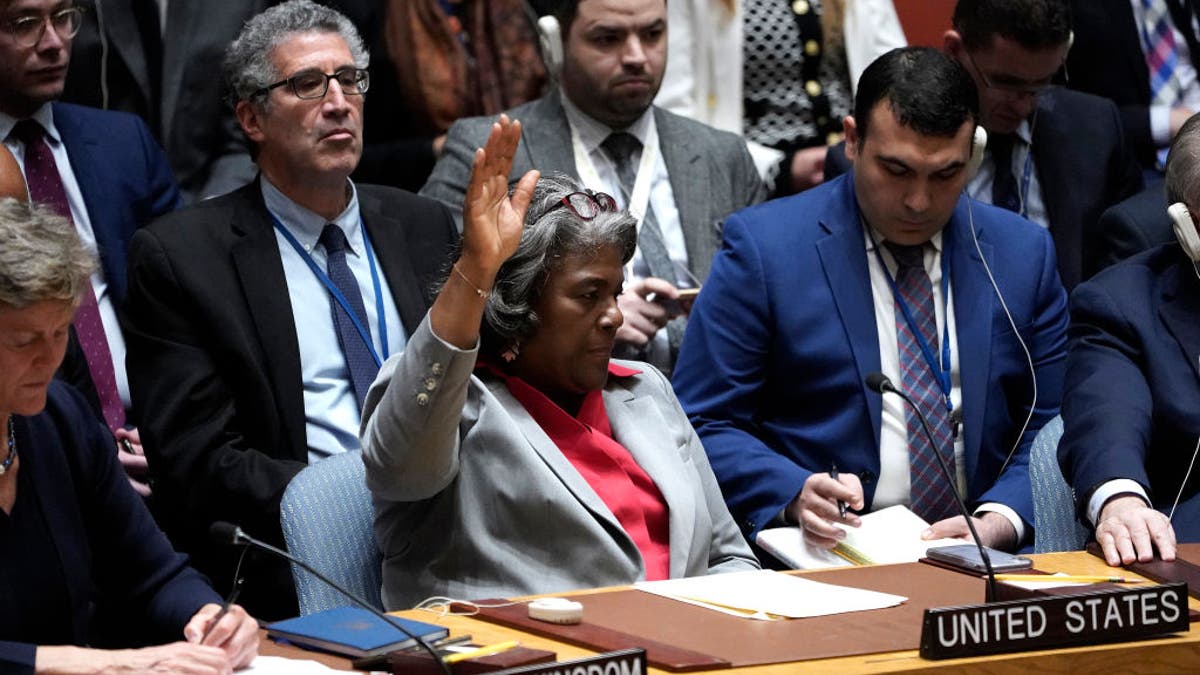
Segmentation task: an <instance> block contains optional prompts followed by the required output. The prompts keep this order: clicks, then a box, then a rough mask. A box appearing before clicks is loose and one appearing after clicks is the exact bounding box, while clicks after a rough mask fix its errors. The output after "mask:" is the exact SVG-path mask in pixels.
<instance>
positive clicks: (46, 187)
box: [12, 120, 125, 432]
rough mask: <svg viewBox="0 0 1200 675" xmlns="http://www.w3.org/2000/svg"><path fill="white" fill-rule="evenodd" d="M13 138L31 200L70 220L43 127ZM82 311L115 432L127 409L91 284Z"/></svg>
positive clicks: (79, 332) (83, 332) (86, 347)
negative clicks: (19, 146) (18, 144)
mask: <svg viewBox="0 0 1200 675" xmlns="http://www.w3.org/2000/svg"><path fill="white" fill-rule="evenodd" d="M12 133H13V135H14V136H16V137H17V138H18V139H20V140H21V142H22V143H23V144H24V145H25V182H26V183H28V184H29V198H30V199H32V200H33V201H35V202H37V203H39V204H44V205H45V206H48V207H50V208H51V209H52V210H53V211H54V212H55V213H57V214H58V215H60V216H63V217H64V218H66V219H67V220H71V221H72V222H73V221H74V219H73V218H71V207H70V205H69V204H68V203H67V191H66V188H64V187H63V182H62V176H60V175H59V173H58V165H57V164H55V162H54V155H53V154H52V153H51V151H50V146H49V145H47V144H46V138H45V131H44V130H43V129H42V125H40V124H38V123H37V122H35V121H34V120H21V121H20V122H17V125H16V126H15V127H14V128H13V131H12ZM80 295H81V296H82V297H81V298H80V302H79V309H77V310H76V311H75V320H74V322H73V323H74V326H75V335H76V337H78V338H79V346H80V348H82V349H83V356H84V359H86V360H87V365H88V373H89V374H90V375H91V377H92V385H93V386H94V387H95V388H96V395H97V397H99V399H100V411H101V413H103V415H104V422H105V423H106V424H107V425H108V428H109V429H111V430H112V431H113V432H116V430H117V429H121V428H123V427H124V426H125V406H124V404H122V403H121V394H120V393H119V392H118V391H117V376H116V371H115V370H114V369H113V359H112V352H111V351H110V350H109V348H108V335H106V334H105V332H104V323H103V322H102V321H101V319H100V307H99V305H98V304H97V303H96V294H95V292H93V290H92V285H91V283H88V284H87V285H86V288H84V289H83V291H82V292H81V294H80Z"/></svg>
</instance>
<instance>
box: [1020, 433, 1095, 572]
mask: <svg viewBox="0 0 1200 675" xmlns="http://www.w3.org/2000/svg"><path fill="white" fill-rule="evenodd" d="M1062 433H1063V424H1062V417H1060V416H1056V417H1055V418H1054V419H1052V420H1050V421H1049V422H1047V423H1046V426H1044V427H1042V430H1041V431H1039V432H1038V435H1037V436H1036V437H1035V438H1034V439H1033V447H1032V448H1031V449H1030V451H1029V483H1030V487H1031V488H1032V489H1033V552H1034V553H1049V552H1051V551H1078V550H1080V549H1082V548H1083V547H1084V544H1086V543H1087V539H1088V534H1089V531H1088V529H1087V528H1085V527H1084V526H1083V524H1082V523H1080V522H1079V519H1078V518H1077V517H1076V515H1075V495H1074V492H1072V490H1071V487H1070V486H1069V485H1067V481H1066V479H1064V478H1063V475H1062V469H1061V468H1060V467H1059V465H1058V439H1059V438H1061V437H1062Z"/></svg>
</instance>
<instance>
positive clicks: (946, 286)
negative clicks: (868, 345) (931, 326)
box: [875, 231, 954, 419]
mask: <svg viewBox="0 0 1200 675" xmlns="http://www.w3.org/2000/svg"><path fill="white" fill-rule="evenodd" d="M943 232H944V231H943ZM949 244H950V240H949V234H948V233H945V234H943V235H942V249H943V250H942V253H941V257H942V282H941V284H939V285H940V287H941V290H942V345H941V347H942V349H941V365H940V367H939V364H938V361H937V359H935V358H934V355H933V348H932V347H931V346H930V345H929V342H928V341H927V340H926V339H925V335H924V334H922V332H921V331H920V330H918V329H917V324H916V321H915V320H914V319H913V317H912V311H911V310H910V309H909V307H908V303H907V302H905V301H904V296H903V295H901V294H900V289H899V288H897V287H896V280H895V279H893V278H892V273H891V271H889V270H888V268H887V265H886V264H885V263H884V261H883V254H882V253H880V251H879V249H880V248H881V246H882V244H875V257H876V258H878V259H879V266H880V267H882V268H883V276H884V277H885V278H886V279H887V282H888V286H889V287H890V288H891V289H892V300H893V302H895V303H896V306H897V307H899V308H900V312H901V313H902V314H903V315H904V322H905V323H907V324H908V328H909V330H911V331H912V333H913V337H915V338H916V339H917V345H918V346H920V347H921V354H922V356H924V357H925V364H926V365H927V366H929V372H931V373H933V376H934V377H935V378H936V379H937V381H938V385H939V386H940V387H941V388H942V399H943V400H944V401H945V402H946V413H947V414H948V415H950V416H951V419H953V415H954V402H953V401H952V400H951V399H950V304H949V302H950V300H949V299H950V256H948V255H946V252H945V249H947V248H948V247H949ZM935 320H936V316H935Z"/></svg>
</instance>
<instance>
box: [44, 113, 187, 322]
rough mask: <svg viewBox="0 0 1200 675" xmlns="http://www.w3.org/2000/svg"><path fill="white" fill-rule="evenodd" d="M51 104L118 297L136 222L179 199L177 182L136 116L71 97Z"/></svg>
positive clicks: (122, 294)
mask: <svg viewBox="0 0 1200 675" xmlns="http://www.w3.org/2000/svg"><path fill="white" fill-rule="evenodd" d="M52 107H53V109H54V125H55V126H56V127H58V132H59V133H60V134H61V135H62V141H63V145H65V146H66V148H67V156H68V157H70V158H71V168H72V170H73V171H74V173H75V180H76V181H78V182H79V191H80V192H82V193H83V203H84V204H86V205H87V211H88V218H90V219H91V221H92V230H93V231H94V232H95V235H96V248H97V249H98V251H99V253H100V265H101V267H103V269H104V278H105V279H106V280H107V281H108V283H109V285H110V286H111V287H112V291H113V296H114V298H115V299H116V300H117V301H118V302H119V301H122V300H124V298H125V287H126V284H125V267H126V265H125V260H126V258H125V251H126V249H127V248H128V246H129V240H130V239H132V238H133V233H134V232H135V231H137V229H138V228H140V227H142V226H144V225H148V224H150V222H151V221H153V220H154V219H155V218H157V217H159V216H161V215H163V214H164V213H169V212H171V211H174V210H175V209H177V208H179V207H180V205H182V203H183V201H182V198H181V197H180V196H179V188H177V187H176V186H175V179H174V177H172V175H171V167H170V164H168V163H167V156H166V154H164V153H163V150H162V148H161V147H159V145H158V142H157V141H155V140H154V137H153V136H152V135H151V134H150V129H149V128H147V127H146V123H145V122H143V121H142V120H141V118H140V117H137V116H136V115H132V114H129V113H122V112H114V111H111V110H98V109H96V108H87V107H84V106H78V105H72V104H70V103H55V104H53V105H52Z"/></svg>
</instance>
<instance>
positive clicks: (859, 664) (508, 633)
mask: <svg viewBox="0 0 1200 675" xmlns="http://www.w3.org/2000/svg"><path fill="white" fill-rule="evenodd" d="M1032 557H1033V559H1034V561H1035V563H1034V566H1035V567H1036V568H1037V569H1040V570H1043V571H1047V572H1068V573H1072V574H1110V573H1112V569H1111V568H1109V567H1108V566H1107V565H1105V564H1104V562H1103V561H1102V560H1100V559H1099V558H1095V557H1093V556H1092V555H1090V554H1088V553H1084V552H1072V553H1044V554H1039V555H1034V556H1032ZM604 592H606V590H605V589H600V590H596V591H590V592H587V593H604ZM583 594H584V593H580V592H573V593H570V595H572V596H578V595H583ZM980 600H981V601H982V598H980ZM1189 604H1190V606H1191V607H1192V608H1194V609H1200V602H1198V601H1196V600H1195V599H1190V600H1189ZM585 612H586V610H585ZM398 614H399V615H400V616H405V617H408V618H413V619H417V620H419V621H427V622H430V623H436V624H439V625H443V626H446V627H447V628H449V629H450V632H451V634H452V635H458V634H462V633H470V634H471V635H472V636H474V639H475V641H476V642H478V643H480V644H490V643H493V642H502V641H504V640H512V639H519V640H520V641H521V644H523V645H525V646H527V647H534V648H537V649H548V650H551V651H553V652H556V653H557V654H558V659H559V660H560V661H563V660H568V659H573V658H579V657H582V656H588V655H590V654H591V653H592V652H591V651H589V650H587V649H583V648H580V647H576V646H573V645H569V644H565V643H562V642H557V641H555V640H551V639H547V638H543V637H538V636H535V635H528V634H525V633H522V632H520V631H516V630H513V629H510V628H505V627H503V626H499V625H497V624H492V623H487V622H485V621H481V620H478V619H474V618H471V617H463V616H447V617H438V616H437V615H435V614H431V613H429V612H422V611H415V610H408V611H405V612H399V613H398ZM585 616H586V614H585ZM261 651H262V652H263V653H264V654H274V655H280V656H290V657H293V658H303V657H304V656H309V657H310V658H311V656H310V654H311V653H310V652H304V651H302V650H298V649H296V648H294V647H282V646H279V645H275V644H271V643H269V641H264V644H263V649H262V650H261ZM298 652H299V654H298ZM301 655H304V656H301ZM322 660H323V661H324V662H325V663H326V664H327V665H330V666H333V667H335V668H349V665H348V664H349V661H348V660H345V659H339V658H337V657H326V658H325V659H322ZM1198 670H1200V624H1193V625H1192V627H1191V630H1190V631H1189V632H1188V633H1186V634H1184V635H1180V636H1178V637H1168V638H1161V639H1156V640H1143V641H1138V642H1127V643H1121V644H1110V645H1093V646H1089V647H1073V648H1070V649H1055V650H1048V651H1040V652H1024V653H1020V654H1001V655H998V656H986V657H978V658H969V659H954V660H949V661H926V660H924V659H922V658H921V657H920V656H918V655H917V651H916V650H915V649H913V650H911V651H901V652H888V653H882V654H867V655H861V656H853V657H845V658H836V659H820V660H815V661H804V662H799V663H781V664H775V665H769V666H757V667H753V668H734V669H726V670H714V671H707V672H712V673H729V674H730V675H744V674H747V673H756V674H762V675H784V674H785V673H787V674H791V673H839V674H840V673H904V672H926V673H928V672H935V673H971V674H973V675H975V674H988V673H1020V674H1022V675H1027V674H1028V673H1089V672H1096V673H1111V672H1136V673H1194V672H1197V671H1198ZM649 672H650V673H654V674H655V675H660V674H663V673H665V672H666V671H661V670H658V669H655V668H651V669H650V671H649Z"/></svg>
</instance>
